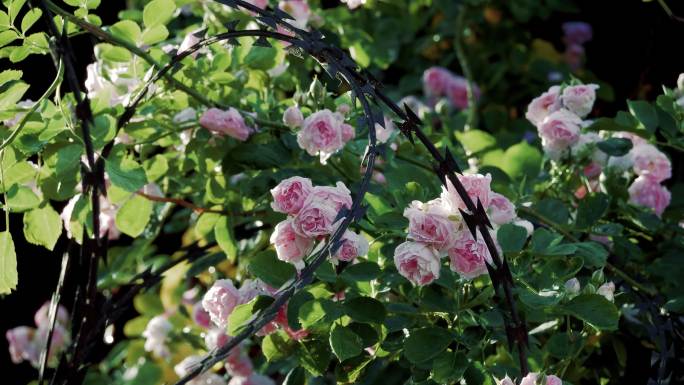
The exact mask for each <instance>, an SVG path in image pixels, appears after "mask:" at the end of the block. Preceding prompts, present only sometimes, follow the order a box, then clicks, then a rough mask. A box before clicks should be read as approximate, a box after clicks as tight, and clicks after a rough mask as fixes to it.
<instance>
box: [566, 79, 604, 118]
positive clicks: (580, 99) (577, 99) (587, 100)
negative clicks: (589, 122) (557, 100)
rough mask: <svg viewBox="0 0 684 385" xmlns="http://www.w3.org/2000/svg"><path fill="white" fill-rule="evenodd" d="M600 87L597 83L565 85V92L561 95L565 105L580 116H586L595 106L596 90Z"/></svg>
mask: <svg viewBox="0 0 684 385" xmlns="http://www.w3.org/2000/svg"><path fill="white" fill-rule="evenodd" d="M598 88H599V86H598V85H596V84H582V85H577V86H568V87H565V88H564V89H563V94H562V95H561V101H562V102H563V106H564V107H565V108H566V109H568V111H570V112H572V113H574V114H575V115H577V116H579V117H580V118H584V117H585V116H587V115H588V114H589V113H590V112H591V109H592V108H593V107H594V102H595V101H596V90H597V89H598Z"/></svg>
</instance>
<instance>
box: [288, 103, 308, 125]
mask: <svg viewBox="0 0 684 385" xmlns="http://www.w3.org/2000/svg"><path fill="white" fill-rule="evenodd" d="M283 123H285V125H286V126H288V127H290V128H295V127H300V126H301V125H302V123H304V115H303V114H302V110H300V109H299V107H297V106H290V107H288V108H287V109H286V110H285V112H284V113H283Z"/></svg>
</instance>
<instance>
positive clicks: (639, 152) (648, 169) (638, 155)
mask: <svg viewBox="0 0 684 385" xmlns="http://www.w3.org/2000/svg"><path fill="white" fill-rule="evenodd" d="M631 152H632V160H633V161H634V165H633V168H634V173H636V174H637V175H641V176H645V177H647V178H649V179H652V180H654V181H656V182H662V181H664V180H666V179H669V178H670V177H672V164H671V163H670V159H668V158H667V155H665V154H664V153H662V152H661V151H660V150H659V149H658V148H657V147H656V146H654V145H652V144H648V143H644V144H640V145H637V146H635V147H634V148H633V149H632V150H631Z"/></svg>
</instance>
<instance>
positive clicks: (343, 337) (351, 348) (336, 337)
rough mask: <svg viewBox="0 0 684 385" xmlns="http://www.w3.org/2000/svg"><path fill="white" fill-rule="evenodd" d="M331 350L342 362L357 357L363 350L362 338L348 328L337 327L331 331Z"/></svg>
mask: <svg viewBox="0 0 684 385" xmlns="http://www.w3.org/2000/svg"><path fill="white" fill-rule="evenodd" d="M330 348H331V349H332V351H333V353H334V354H335V356H337V359H338V360H340V362H342V361H344V360H346V359H348V358H352V357H356V356H358V355H359V354H361V351H362V350H363V343H362V340H361V337H359V336H358V335H357V334H356V333H354V332H353V331H352V330H351V329H349V328H348V327H344V326H340V325H335V326H333V329H332V331H330Z"/></svg>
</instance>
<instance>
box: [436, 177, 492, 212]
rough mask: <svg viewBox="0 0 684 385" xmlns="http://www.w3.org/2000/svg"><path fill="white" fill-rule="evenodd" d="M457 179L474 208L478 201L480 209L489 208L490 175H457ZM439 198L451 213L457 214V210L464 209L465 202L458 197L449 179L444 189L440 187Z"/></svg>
mask: <svg viewBox="0 0 684 385" xmlns="http://www.w3.org/2000/svg"><path fill="white" fill-rule="evenodd" d="M457 177H458V180H459V181H460V182H461V184H462V185H463V187H464V188H465V190H466V192H467V193H468V196H470V199H472V201H473V203H474V204H475V205H476V206H477V200H478V199H479V200H480V202H482V207H484V208H487V207H489V199H490V198H489V196H490V194H491V191H492V190H491V188H490V185H491V183H492V176H491V175H490V174H487V175H482V174H463V175H460V174H459V175H457ZM441 198H442V200H443V201H444V202H445V203H446V204H447V206H448V207H449V210H450V211H451V212H452V213H458V212H459V211H458V210H459V209H461V210H465V209H466V204H465V202H463V200H462V199H461V196H460V195H458V192H457V191H456V188H455V187H454V185H453V184H452V183H451V181H450V180H449V179H447V185H446V187H444V186H442V195H441Z"/></svg>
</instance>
